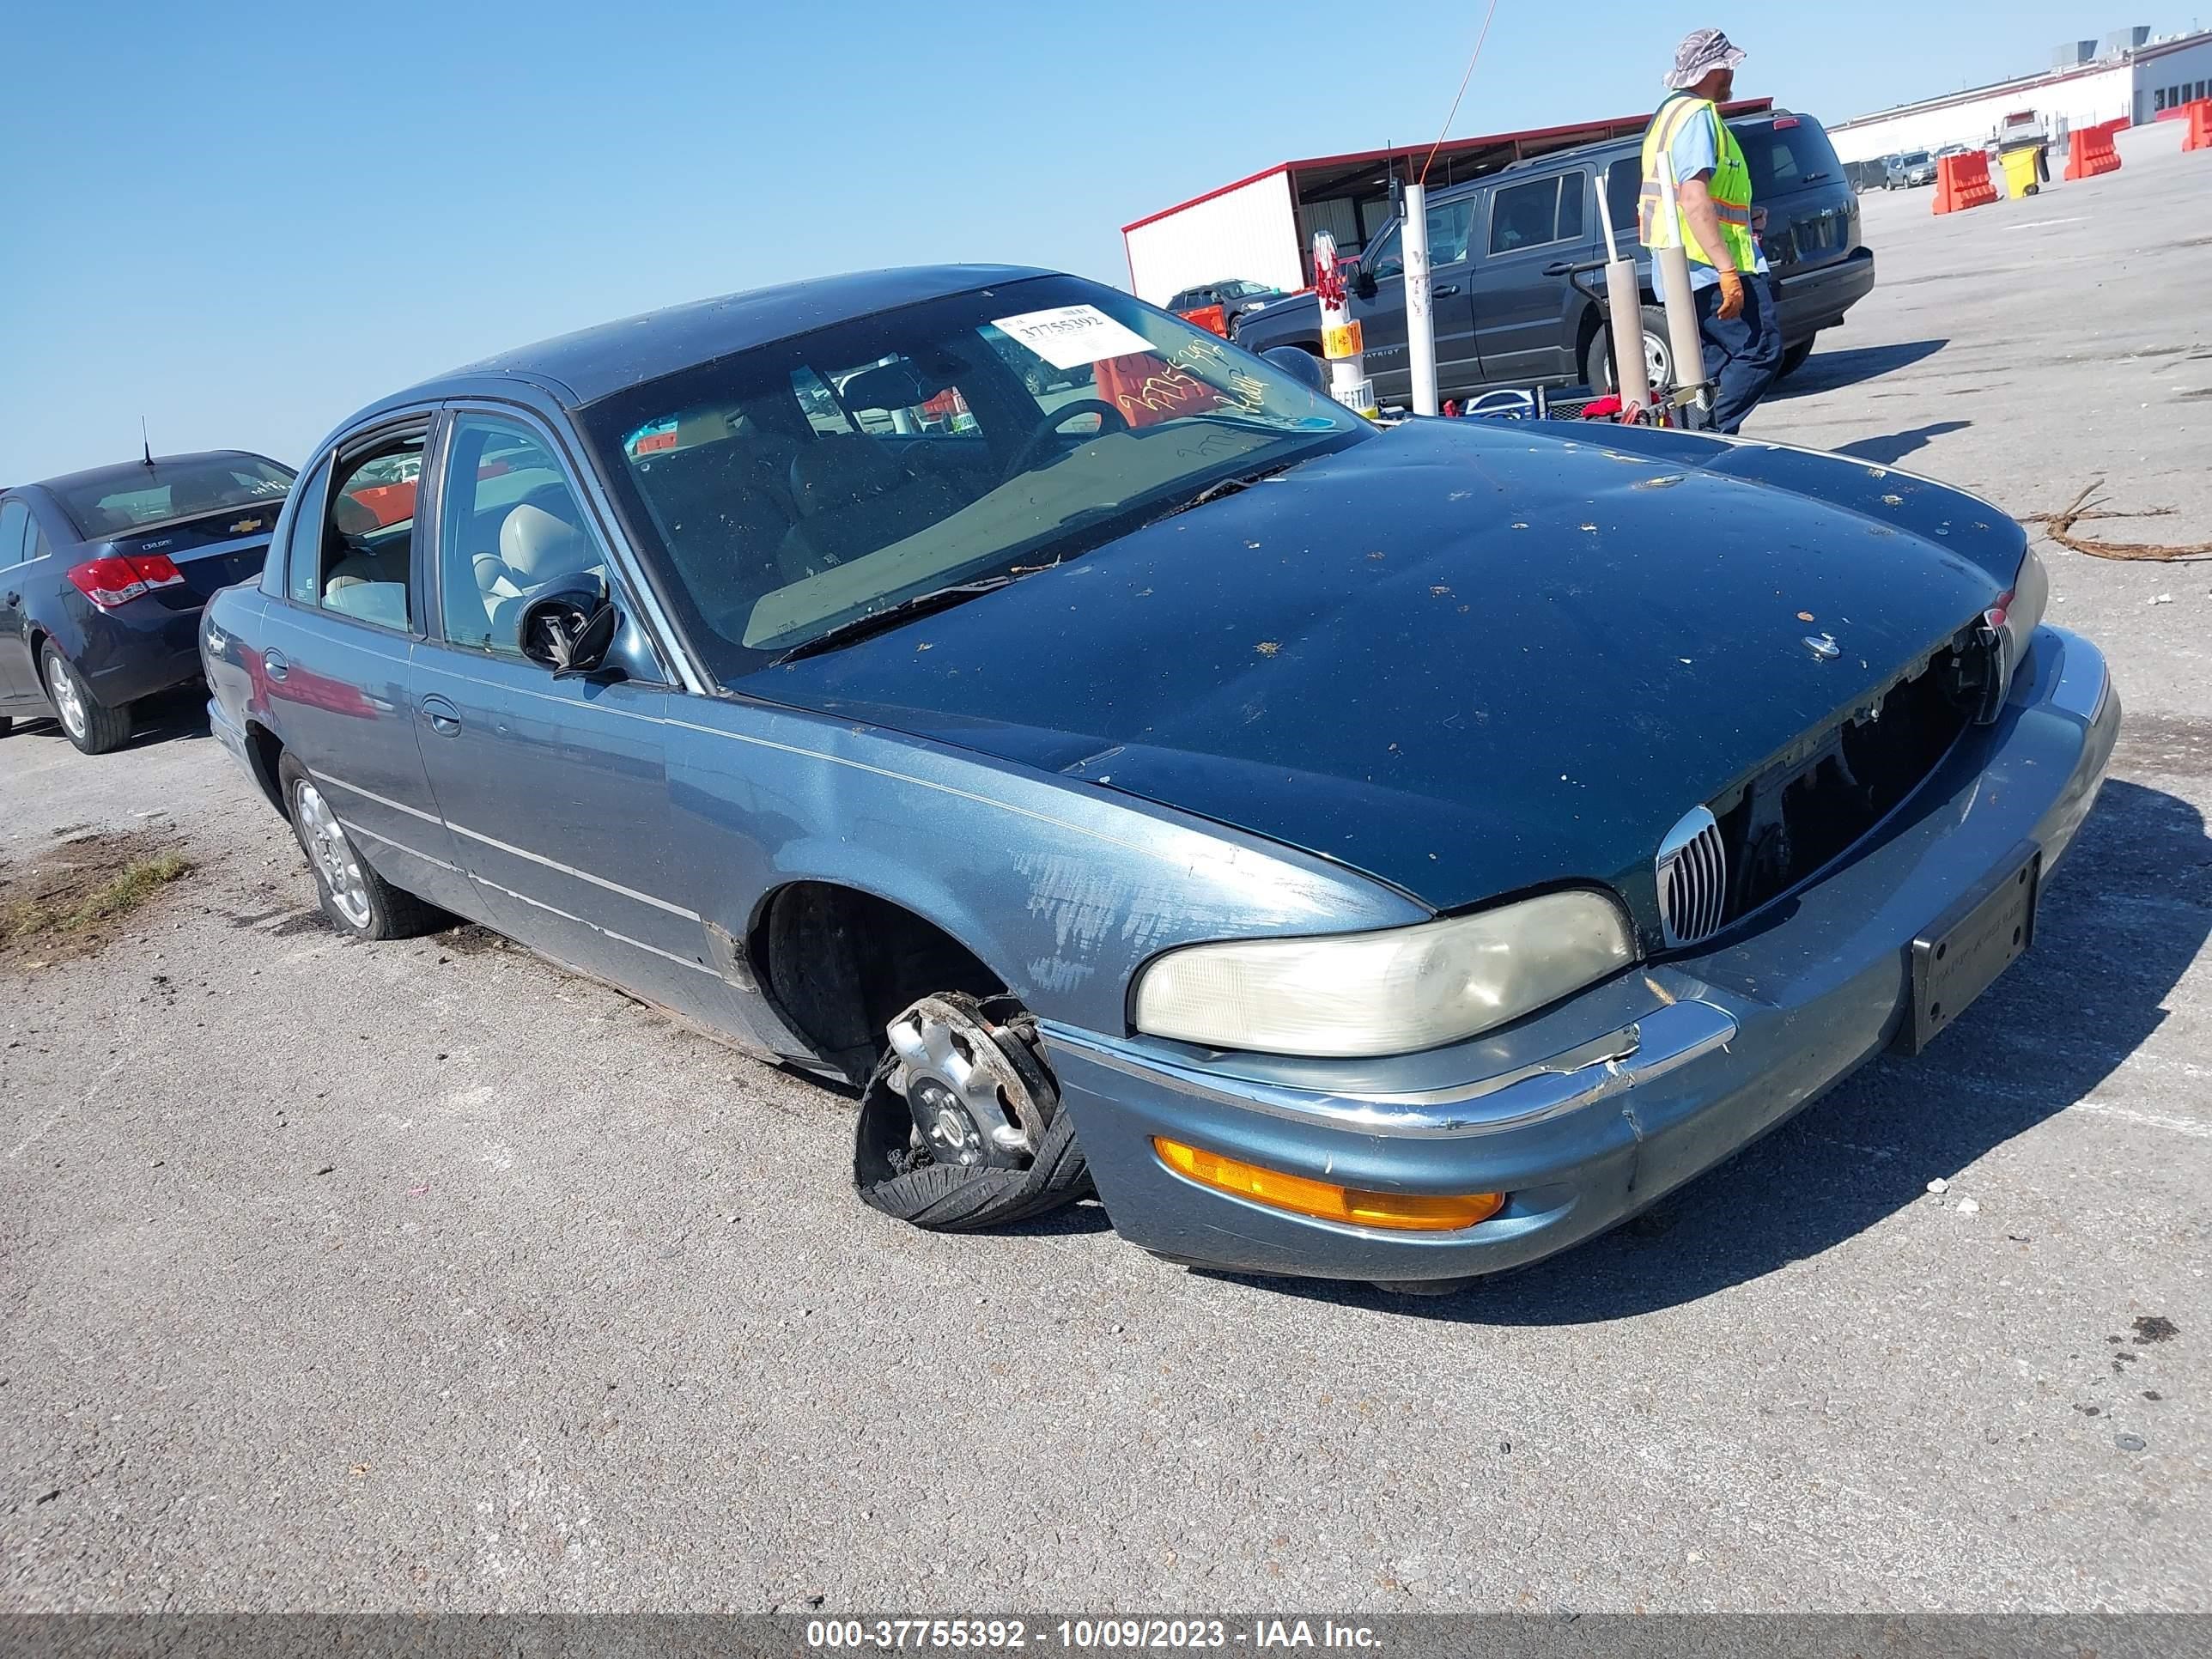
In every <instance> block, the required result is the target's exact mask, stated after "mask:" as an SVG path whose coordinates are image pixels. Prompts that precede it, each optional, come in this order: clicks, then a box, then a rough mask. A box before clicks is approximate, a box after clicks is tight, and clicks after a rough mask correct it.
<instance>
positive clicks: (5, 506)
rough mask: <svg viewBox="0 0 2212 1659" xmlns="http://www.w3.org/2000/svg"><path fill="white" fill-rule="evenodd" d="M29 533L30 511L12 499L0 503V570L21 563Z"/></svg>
mask: <svg viewBox="0 0 2212 1659" xmlns="http://www.w3.org/2000/svg"><path fill="white" fill-rule="evenodd" d="M30 533H31V509H30V508H29V507H26V506H24V505H23V504H22V502H21V501H15V500H13V499H10V500H8V501H0V569H4V568H7V567H8V566H9V565H12V564H21V562H22V561H23V556H24V554H23V544H24V542H25V541H26V540H27V538H29V536H30Z"/></svg>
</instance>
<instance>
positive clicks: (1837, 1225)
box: [1223, 781, 2212, 1325]
mask: <svg viewBox="0 0 2212 1659" xmlns="http://www.w3.org/2000/svg"><path fill="white" fill-rule="evenodd" d="M2208 934H2212V841H2208V840H2207V838H2206V834H2205V825H2204V821H2203V817H2200V816H2199V814H2198V813H2197V809H2196V808H2194V807H2193V806H2191V805H2189V804H2188V803H2187V802H2186V801H2184V800H2181V799H2178V798H2177V797H2175V796H2172V795H2169V794H2166V793H2161V792H2160V791H2158V790H2155V789H2148V788H2144V787H2142V786H2140V785H2137V784H2132V783H2124V782H2120V781H2112V782H2108V783H2107V784H2106V786H2105V790H2104V793H2103V795H2102V797H2101V798H2100V801H2099V803H2098V805H2097V808H2096V810H2095V811H2093V813H2092V814H2091V815H2090V817H2089V818H2088V820H2087V823H2085V824H2084V825H2083V826H2082V829H2081V835H2080V836H2079V837H2078V838H2077V840H2076V841H2075V845H2074V848H2073V849H2072V850H2071V851H2069V854H2068V856H2067V858H2066V860H2065V862H2064V863H2063V864H2062V865H2060V866H2058V867H2057V869H2056V870H2055V871H2054V872H2052V875H2051V885H2050V887H2049V889H2048V890H2047V891H2046V893H2045V898H2044V901H2043V908H2042V910H2041V913H2040V915H2039V919H2038V922H2037V932H2036V944H2035V949H2034V950H2033V951H2030V952H2029V953H2028V954H2027V956H2026V957H2022V958H2021V961H2020V962H2019V963H2017V964H2015V966H2014V968H2013V969H2012V970H2011V971H2010V972H2008V974H2006V975H2004V977H2003V978H2002V979H2000V980H1999V981H1997V982H1996V985H1994V986H1992V987H1990V990H1989V992H1988V994H1986V995H1984V997H1983V998H1982V999H1981V1000H1980V1001H1979V1002H1978V1003H1977V1004H1976V1005H1975V1006H1974V1007H1973V1008H1972V1010H1971V1011H1969V1012H1968V1013H1967V1014H1966V1016H1965V1017H1964V1018H1962V1019H1961V1020H1960V1022H1959V1024H1958V1025H1957V1026H1955V1027H1954V1028H1953V1029H1952V1030H1949V1031H1948V1032H1947V1033H1946V1034H1945V1035H1944V1036H1943V1037H1942V1040H1941V1041H1939V1042H1937V1043H1936V1046H1935V1047H1934V1048H1932V1049H1930V1050H1929V1052H1928V1053H1927V1054H1923V1055H1922V1056H1920V1057H1919V1058H1918V1059H1917V1060H1904V1059H1887V1058H1886V1059H1882V1060H1876V1061H1875V1063H1874V1064H1872V1065H1871V1066H1868V1067H1867V1068H1866V1069H1865V1070H1863V1071H1862V1072H1860V1073H1857V1075H1856V1076H1854V1077H1852V1078H1850V1079H1846V1080H1845V1081H1844V1083H1843V1084H1842V1085H1840V1086H1838V1088H1837V1089H1836V1090H1835V1091H1834V1092H1832V1093H1831V1094H1829V1095H1828V1096H1826V1097H1824V1098H1822V1099H1820V1100H1817V1101H1815V1102H1814V1103H1813V1104H1812V1105H1810V1106H1808V1108H1806V1109H1804V1110H1802V1111H1801V1112H1799V1113H1798V1114H1797V1115H1796V1116H1795V1117H1792V1118H1791V1119H1790V1120H1789V1121H1787V1122H1785V1123H1784V1125H1783V1126H1782V1127H1779V1128H1778V1129H1777V1130H1775V1131H1774V1133H1771V1134H1770V1135H1768V1136H1767V1137H1766V1138H1765V1139H1764V1140H1761V1141H1759V1142H1758V1143H1757V1144H1756V1145H1754V1146H1749V1147H1747V1148H1746V1149H1744V1150H1743V1151H1742V1152H1739V1153H1737V1154H1736V1155H1735V1157H1734V1158H1731V1159H1729V1161H1728V1162H1727V1163H1725V1164H1721V1165H1719V1166H1718V1167H1717V1168H1716V1169H1714V1170H1710V1171H1708V1172H1707V1173H1706V1174H1705V1175H1704V1176H1699V1178H1698V1179H1696V1180H1694V1181H1692V1182H1689V1183H1688V1184H1687V1185H1686V1186H1684V1187H1681V1188H1678V1189H1676V1190H1675V1191H1674V1193H1672V1194H1668V1196H1667V1197H1665V1198H1663V1199H1662V1200H1660V1201H1659V1203H1658V1204H1657V1205H1656V1206H1654V1207H1653V1208H1652V1209H1651V1210H1649V1211H1647V1212H1644V1214H1643V1215H1641V1216H1639V1217H1638V1218H1635V1219H1633V1220H1631V1221H1629V1222H1627V1223H1626V1224H1624V1225H1621V1226H1620V1227H1617V1228H1615V1229H1614V1230H1613V1231H1612V1232H1610V1233H1607V1234H1606V1235H1604V1236H1603V1237H1599V1238H1595V1239H1593V1240H1591V1241H1590V1242H1589V1243H1586V1244H1583V1245H1580V1246H1577V1247H1576V1248H1574V1249H1569V1250H1566V1251H1564V1252H1563V1253H1561V1254H1560V1255H1556V1256H1553V1257H1551V1258H1550V1259H1549V1260H1547V1261H1540V1262H1538V1263H1536V1264H1535V1265H1534V1266H1533V1267H1527V1268H1524V1269H1522V1271H1520V1272H1518V1273H1510V1274H1503V1275H1500V1276H1499V1277H1498V1278H1497V1279H1492V1280H1490V1281H1488V1282H1486V1283H1484V1284H1480V1285H1475V1286H1474V1287H1472V1288H1470V1289H1468V1290H1464V1291H1456V1292H1455V1293H1453V1294H1450V1295H1448V1296H1442V1297H1411V1296H1404V1295H1399V1294H1395V1293H1393V1292H1389V1291H1381V1290H1377V1289H1375V1288H1374V1287H1372V1286H1370V1285H1348V1284H1343V1283H1338V1282H1333V1281H1319V1280H1304V1279H1264V1280H1263V1279H1249V1280H1246V1281H1244V1282H1248V1283H1250V1284H1252V1285H1255V1287H1257V1286H1261V1285H1264V1286H1265V1287H1266V1288H1267V1289H1268V1290H1270V1291H1279V1292H1287V1293H1288V1294H1291V1295H1293V1296H1303V1297H1311V1298H1313V1299H1315V1300H1317V1301H1324V1302H1332V1303H1338V1304H1344V1305H1346V1306H1352V1307H1366V1308H1372V1309H1375V1310H1378V1311H1388V1312H1393V1313H1399V1314H1407V1315H1413V1316H1425V1317H1427V1318H1431V1319H1437V1320H1454V1321H1459V1322H1464V1323H1468V1324H1477V1325H1579V1324H1587V1323H1591V1322H1598V1321H1604V1320H1612V1319H1625V1318H1630V1317H1632V1316H1636V1315H1638V1314H1645V1313H1650V1312H1653V1311H1655V1310H1659V1309H1662V1308H1668V1307H1672V1306H1675V1305H1677V1304H1683V1303H1688V1302H1695V1301H1697V1300H1699V1298H1700V1297H1707V1296H1711V1295H1712V1294H1714V1293H1715V1292H1716V1291H1724V1290H1727V1289H1729V1287H1730V1286H1732V1285H1740V1284H1743V1283H1746V1282H1747V1281H1749V1280H1752V1279H1758V1278H1760V1277H1762V1276H1764V1275H1765V1274H1767V1273H1774V1272H1776V1271H1778V1270H1779V1269H1781V1268H1784V1267H1788V1266H1790V1264H1791V1263H1792V1262H1796V1261H1802V1260H1804V1259H1806V1258H1807V1257H1808V1256H1815V1255H1820V1253H1821V1252H1823V1251H1825V1250H1827V1249H1832V1248H1833V1247H1834V1246H1835V1245H1837V1244H1838V1243H1842V1242H1843V1241H1844V1240H1845V1239H1848V1238H1850V1237H1853V1236H1854V1235H1856V1234H1858V1233H1861V1232H1863V1231H1866V1230H1867V1229H1868V1228H1869V1227H1871V1226H1874V1225H1875V1224H1876V1223H1878V1222H1880V1221H1881V1220H1882V1219H1884V1218H1886V1217H1888V1216H1890V1215H1892V1214H1893V1213H1895V1212H1897V1211H1899V1210H1901V1209H1903V1208H1904V1207H1905V1206H1907V1205H1909V1204H1912V1203H1915V1202H1919V1201H1926V1197H1925V1195H1926V1189H1927V1185H1928V1182H1929V1180H1930V1179H1932V1178H1934V1177H1936V1176H1943V1177H1945V1178H1946V1179H1948V1180H1956V1179H1957V1178H1958V1176H1959V1173H1960V1170H1965V1169H1966V1168H1967V1167H1968V1166H1969V1165H1971V1164H1973V1162H1974V1161H1975V1160H1976V1159H1977V1158H1981V1157H1982V1156H1983V1155H1984V1154H1985V1153H1986V1152H1989V1151H1990V1149H1991V1148H1993V1147H1996V1146H2002V1145H2003V1144H2004V1143H2005V1142H2006V1141H2008V1140H2010V1139H2013V1138H2014V1137H2015V1136H2016V1135H2020V1134H2022V1133H2026V1132H2027V1131H2028V1130H2030V1129H2032V1128H2033V1127H2035V1126H2036V1125H2038V1124H2039V1123H2041V1122H2042V1121H2044V1120H2045V1119H2046V1118H2049V1117H2051V1116H2053V1115H2056V1114H2057V1113H2060V1112H2063V1111H2064V1110H2065V1109H2067V1108H2068V1107H2069V1106H2071V1105H2073V1104H2075V1103H2076V1102H2078V1101H2081V1100H2082V1099H2084V1098H2085V1097H2087V1096H2090V1095H2092V1094H2093V1093H2094V1092H2095V1091H2096V1090H2097V1088H2098V1086H2099V1085H2100V1084H2102V1083H2104V1082H2105V1081H2106V1079H2108V1078H2110V1077H2111V1076H2112V1073H2113V1072H2114V1071H2115V1070H2117V1069H2118V1067H2119V1066H2121V1065H2123V1064H2124V1062H2125V1061H2126V1060H2128V1058H2129V1057H2130V1055H2131V1054H2134V1053H2135V1052H2136V1049H2137V1048H2140V1047H2141V1046H2142V1044H2143V1043H2144V1042H2146V1041H2147V1040H2148V1038H2149V1037H2150V1036H2151V1035H2152V1033H2153V1032H2154V1031H2156V1030H2158V1028H2159V1026H2160V1024H2161V1023H2162V1022H2163V1021H2164V1019H2165V1018H2166V1013H2165V1011H2164V1008H2163V1006H2162V1005H2163V1003H2164V1002H2165V1000H2166V996H2167V994H2169V993H2170V992H2171V991H2172V988H2173V987H2174V986H2175V984H2176V983H2178V982H2179V980H2180V978H2181V976H2182V975H2183V974H2184V973H2185V971H2187V969H2188V968H2189V966H2190V964H2191V963H2192V962H2194V961H2195V960H2196V957H2197V953H2198V951H2200V950H2201V949H2202V948H2203V945H2204V943H2205V940H2206V938H2207V936H2208ZM2087 964H2093V967H2090V966H2087ZM1959 1219H1960V1221H1961V1222H1962V1223H1964V1222H1966V1218H1964V1217H1960V1218H1959ZM1976 1225H1982V1226H1990V1225H2002V1223H2001V1222H1998V1221H1997V1220H1996V1218H1994V1217H1991V1216H1990V1215H1988V1214H1984V1215H1983V1216H1981V1217H1980V1218H1978V1223H1977V1224H1976ZM1223 1276H1224V1277H1232V1278H1237V1277H1241V1276H1238V1275H1223Z"/></svg>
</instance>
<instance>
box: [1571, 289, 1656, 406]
mask: <svg viewBox="0 0 2212 1659" xmlns="http://www.w3.org/2000/svg"><path fill="white" fill-rule="evenodd" d="M1583 379H1584V380H1587V381H1589V387H1590V390H1591V391H1593V392H1602V391H1604V390H1605V389H1606V388H1607V386H1613V354H1612V353H1610V352H1609V351H1607V349H1606V331H1605V330H1603V329H1602V328H1601V329H1600V330H1598V331H1597V332H1596V333H1595V334H1593V335H1592V336H1590V343H1589V349H1588V350H1587V351H1586V352H1585V354H1584V356H1583ZM1644 379H1645V380H1649V381H1650V383H1651V390H1652V392H1653V393H1654V394H1655V395H1656V394H1657V393H1658V392H1661V391H1662V389H1663V388H1664V387H1667V386H1672V385H1674V343H1673V342H1672V341H1670V340H1669V339H1668V336H1667V313H1665V312H1664V311H1662V310H1661V309H1660V308H1659V307H1657V306H1646V307H1644ZM1614 389H1615V390H1616V391H1617V390H1619V388H1618V387H1615V388H1614Z"/></svg>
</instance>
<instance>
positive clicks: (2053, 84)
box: [1828, 29, 2212, 162]
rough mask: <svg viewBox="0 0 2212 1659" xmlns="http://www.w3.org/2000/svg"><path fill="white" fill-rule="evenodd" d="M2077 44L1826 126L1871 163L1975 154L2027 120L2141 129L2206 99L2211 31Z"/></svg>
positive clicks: (1851, 152) (1846, 154) (2142, 32)
mask: <svg viewBox="0 0 2212 1659" xmlns="http://www.w3.org/2000/svg"><path fill="white" fill-rule="evenodd" d="M2096 51H2097V48H2096V43H2095V42H2094V41H2088V40H2085V41H2083V42H2081V46H2079V47H2078V48H2076V49H2075V50H2074V51H2073V52H2070V53H2069V54H2068V55H2069V56H2070V57H2072V58H2075V60H2076V61H2074V62H2072V63H2069V64H2063V65H2062V66H2061V67H2059V68H2057V69H2052V70H2045V72H2044V73H2042V74H2040V75H2024V76H2019V77H2018V78H2017V79H2015V80H2011V81H2000V82H1996V84H1995V85H1992V86H1986V87H1972V88H1968V89H1966V91H1963V92H1954V93H1949V94H1946V95H1944V96H1943V97H1941V98H1929V99H1923V100H1922V101H1920V102H1919V103H1917V104H1904V105H1900V106H1898V107H1897V108H1895V109H1886V110H1880V111H1877V112H1875V113H1874V114H1872V115H1862V116H1860V117H1859V118H1857V119H1856V120H1852V121H1844V122H1839V123H1838V124H1837V125H1833V126H1831V127H1830V128H1829V129H1828V137H1830V138H1832V139H1833V140H1834V141H1835V145H1836V154H1837V155H1838V156H1839V157H1841V158H1842V159H1843V160H1844V161H1846V162H1852V161H1875V160H1876V159H1878V158H1879V157H1881V156H1884V155H1900V154H1903V153H1904V152H1905V151H1908V150H1918V149H1931V150H1932V149H1942V148H1943V146H1945V145H1946V144H1964V145H1966V146H1967V147H1968V148H1970V149H1978V148H1979V147H1981V146H1982V145H1984V144H1986V143H1989V142H1990V140H1991V139H1992V138H1994V137H1996V135H1997V131H1998V129H1999V128H2000V127H2001V126H2002V125H2005V124H2006V122H2007V121H2008V118H2012V117H2015V116H2020V115H2024V114H2028V113H2031V112H2032V113H2033V115H2034V116H2035V117H2036V118H2038V119H2039V120H2040V121H2041V122H2042V124H2043V127H2044V130H2045V131H2046V132H2047V133H2049V134H2050V135H2051V137H2053V138H2054V139H2055V138H2057V137H2058V136H2059V135H2060V134H2062V133H2064V132H2067V131H2071V130H2072V129H2073V128H2075V127H2086V126H2093V125H2096V124H2097V123H2099V122H2100V121H2118V120H2125V121H2127V122H2129V123H2130V124H2131V125H2136V126H2141V125H2144V124H2145V123H2147V122H2150V121H2154V120H2156V119H2158V118H2159V117H2160V116H2161V115H2163V114H2164V113H2165V112H2166V111H2168V110H2169V109H2176V108H2179V106H2182V105H2183V104H2186V103H2190V102H2192V101H2194V100H2196V99H2198V98H2203V97H2206V96H2212V30H2206V31H2203V32H2201V33H2195V34H2182V35H2174V36H2172V37H2170V38H2168V39H2166V40H2152V39H2150V38H2149V31H2148V30H2147V29H2139V30H2130V31H2128V32H2127V33H2125V34H2124V35H2122V36H2119V37H2118V38H2116V39H2114V40H2108V41H2107V42H2106V52H2105V54H2104V55H2103V56H2098V55H2096Z"/></svg>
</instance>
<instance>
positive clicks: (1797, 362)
mask: <svg viewBox="0 0 2212 1659" xmlns="http://www.w3.org/2000/svg"><path fill="white" fill-rule="evenodd" d="M1812 355H1813V342H1812V341H1811V340H1800V341H1798V342H1797V343H1796V345H1794V346H1789V347H1785V348H1784V350H1783V353H1782V362H1780V363H1779V364H1778V365H1777V366H1776V368H1775V370H1774V378H1775V379H1776V380H1780V379H1781V378H1782V377H1783V376H1784V375H1785V374H1796V372H1797V371H1798V370H1799V369H1801V368H1804V367H1805V360H1806V359H1807V358H1808V357H1809V356H1812Z"/></svg>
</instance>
